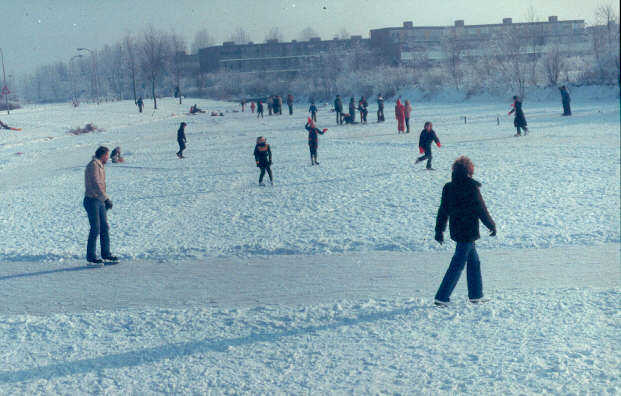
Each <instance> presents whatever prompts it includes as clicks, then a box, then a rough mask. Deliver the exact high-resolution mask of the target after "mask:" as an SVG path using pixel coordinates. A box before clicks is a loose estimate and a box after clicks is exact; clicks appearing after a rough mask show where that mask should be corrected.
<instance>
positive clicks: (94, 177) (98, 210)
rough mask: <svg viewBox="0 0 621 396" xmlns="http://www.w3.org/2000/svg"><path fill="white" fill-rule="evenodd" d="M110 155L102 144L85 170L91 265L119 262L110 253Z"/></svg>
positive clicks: (85, 200)
mask: <svg viewBox="0 0 621 396" xmlns="http://www.w3.org/2000/svg"><path fill="white" fill-rule="evenodd" d="M109 156H110V153H109V149H108V148H107V147H105V146H101V147H99V148H98V149H97V151H95V156H94V157H93V159H92V160H91V162H89V163H88V165H86V170H85V171H84V201H83V205H84V209H85V210H86V214H87V215H88V222H89V224H90V231H89V234H88V243H87V245H86V261H87V262H88V264H87V265H88V266H89V267H102V266H103V265H104V260H105V261H110V262H117V261H118V258H117V257H115V256H113V255H112V254H111V253H110V237H109V229H110V227H109V226H108V217H107V211H108V210H110V209H112V201H111V200H110V197H109V196H108V194H106V171H105V169H104V165H105V164H106V162H108V158H109ZM97 237H99V244H100V248H101V259H99V258H97V254H96V253H95V250H96V248H97Z"/></svg>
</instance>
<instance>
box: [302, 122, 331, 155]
mask: <svg viewBox="0 0 621 396" xmlns="http://www.w3.org/2000/svg"><path fill="white" fill-rule="evenodd" d="M304 127H305V128H306V130H307V131H308V148H309V150H310V157H311V166H313V165H319V162H317V147H319V135H323V134H324V133H326V131H327V130H328V129H323V130H320V129H319V128H317V127H316V126H315V123H314V122H313V120H312V119H311V118H310V117H309V118H308V122H307V123H306V125H305V126H304Z"/></svg>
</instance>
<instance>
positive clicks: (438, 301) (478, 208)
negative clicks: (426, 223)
mask: <svg viewBox="0 0 621 396" xmlns="http://www.w3.org/2000/svg"><path fill="white" fill-rule="evenodd" d="M473 174H474V164H473V163H472V161H471V160H470V159H469V158H468V157H465V156H461V157H459V158H457V159H456V160H455V162H454V163H453V172H452V177H451V181H450V182H449V183H446V184H445V185H444V188H443V189H442V201H441V202H440V208H439V209H438V215H437V217H436V229H435V231H436V235H435V240H436V241H438V243H440V244H442V243H443V242H444V231H445V230H446V222H447V220H448V222H449V229H450V232H451V239H452V240H454V241H455V242H457V246H456V247H455V253H454V254H453V258H452V259H451V264H450V265H449V268H448V270H447V271H446V274H445V275H444V279H442V283H441V284H440V288H439V289H438V292H437V293H436V296H435V300H434V303H435V305H437V306H441V307H444V306H447V305H448V303H449V301H450V297H451V293H452V292H453V289H455V285H457V281H459V277H460V276H461V273H462V271H463V269H464V266H466V265H467V269H466V275H467V280H468V298H469V299H470V302H471V303H481V302H485V301H486V300H484V299H483V280H482V278H481V263H480V262H479V255H478V254H477V249H476V246H475V241H476V240H477V239H479V237H480V235H479V219H480V220H481V221H482V222H483V224H484V225H485V226H486V227H487V228H488V229H489V230H490V236H496V224H495V223H494V220H492V217H491V216H490V215H489V212H488V211H487V207H486V206H485V202H484V201H483V197H482V196H481V191H480V190H479V187H481V183H479V182H478V181H476V180H474V179H473V178H472V175H473Z"/></svg>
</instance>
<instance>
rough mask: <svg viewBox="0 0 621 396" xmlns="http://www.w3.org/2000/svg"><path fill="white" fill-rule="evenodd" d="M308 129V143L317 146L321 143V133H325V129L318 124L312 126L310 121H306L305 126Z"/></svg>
mask: <svg viewBox="0 0 621 396" xmlns="http://www.w3.org/2000/svg"><path fill="white" fill-rule="evenodd" d="M304 128H306V130H307V131H308V145H309V146H312V147H317V146H318V145H319V135H323V134H324V132H325V130H324V131H322V130H321V129H319V128H317V127H316V126H312V125H311V124H310V123H308V122H307V123H306V125H305V126H304Z"/></svg>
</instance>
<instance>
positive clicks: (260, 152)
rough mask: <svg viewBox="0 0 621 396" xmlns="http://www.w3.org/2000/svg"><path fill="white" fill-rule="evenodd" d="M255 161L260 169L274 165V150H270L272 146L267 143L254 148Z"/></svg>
mask: <svg viewBox="0 0 621 396" xmlns="http://www.w3.org/2000/svg"><path fill="white" fill-rule="evenodd" d="M254 160H255V161H256V162H257V166H259V167H260V168H265V167H266V166H270V165H272V150H270V145H269V144H267V143H260V144H257V145H256V146H254Z"/></svg>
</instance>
